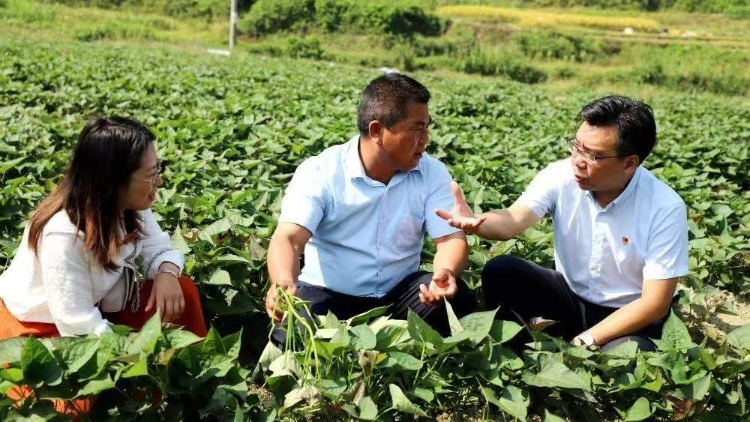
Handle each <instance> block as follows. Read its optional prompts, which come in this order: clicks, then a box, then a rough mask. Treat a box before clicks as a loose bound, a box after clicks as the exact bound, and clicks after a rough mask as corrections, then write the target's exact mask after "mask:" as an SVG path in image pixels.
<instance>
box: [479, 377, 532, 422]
mask: <svg viewBox="0 0 750 422" xmlns="http://www.w3.org/2000/svg"><path fill="white" fill-rule="evenodd" d="M482 394H483V395H484V397H485V399H487V401H488V402H490V403H492V404H494V405H495V406H497V407H499V408H500V410H502V411H503V412H505V413H507V414H509V415H511V416H513V417H514V418H516V419H518V420H521V421H525V420H526V414H527V412H528V408H529V402H530V400H529V398H528V397H527V396H526V395H525V394H524V392H523V391H522V390H521V389H520V388H518V387H516V386H513V385H509V386H507V387H506V388H504V389H503V392H502V394H501V395H500V397H499V398H498V397H497V396H496V395H495V392H494V391H493V390H492V389H490V388H487V387H482Z"/></svg>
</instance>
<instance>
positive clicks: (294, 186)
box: [279, 159, 327, 235]
mask: <svg viewBox="0 0 750 422" xmlns="http://www.w3.org/2000/svg"><path fill="white" fill-rule="evenodd" d="M323 170H324V169H322V168H320V166H319V164H317V163H316V161H314V159H308V160H306V161H304V162H303V163H302V164H300V165H299V167H297V170H296V171H295V172H294V176H293V177H292V181H291V182H289V186H288V187H287V189H286V192H285V193H284V198H283V199H282V201H281V215H280V216H279V223H294V224H297V225H299V226H302V227H304V228H306V229H307V230H309V231H310V233H312V234H313V235H314V234H315V230H316V229H317V228H318V224H320V221H321V220H322V219H323V215H324V213H325V209H326V203H327V200H326V194H327V189H326V186H325V183H324V181H323V177H321V174H322V172H323Z"/></svg>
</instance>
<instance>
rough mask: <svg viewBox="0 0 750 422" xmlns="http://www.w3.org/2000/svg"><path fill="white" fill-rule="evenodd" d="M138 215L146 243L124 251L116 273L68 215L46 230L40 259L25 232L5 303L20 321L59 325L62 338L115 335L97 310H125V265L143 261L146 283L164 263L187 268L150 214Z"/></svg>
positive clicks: (6, 279)
mask: <svg viewBox="0 0 750 422" xmlns="http://www.w3.org/2000/svg"><path fill="white" fill-rule="evenodd" d="M139 215H140V217H141V225H142V227H143V232H144V233H143V236H142V239H141V240H139V241H138V242H134V243H129V244H127V245H123V246H122V247H121V248H120V253H119V256H118V257H117V258H116V259H115V260H114V263H115V264H117V265H118V267H119V268H118V269H117V270H115V271H107V270H106V269H105V268H103V267H101V266H100V265H99V264H98V263H97V262H96V260H95V259H94V257H93V256H92V255H91V254H90V253H88V252H86V251H85V250H84V247H83V244H84V237H83V233H78V235H77V236H76V227H75V225H73V223H72V222H71V221H70V218H69V217H68V214H67V213H66V212H65V211H60V212H58V213H57V214H55V215H54V216H53V217H52V218H51V219H50V220H49V221H48V222H47V224H46V225H45V226H44V230H43V232H42V237H41V241H40V244H39V246H40V247H39V257H38V258H37V257H36V256H35V255H34V253H33V252H32V251H31V249H30V248H29V245H28V238H29V230H28V227H26V230H24V234H23V240H22V241H21V245H20V246H19V248H18V251H17V252H16V256H15V257H14V258H13V261H12V262H11V264H10V266H9V267H8V269H7V270H5V272H3V273H2V274H0V299H2V300H3V301H4V302H5V306H6V307H7V308H8V310H9V311H10V312H11V313H12V314H13V315H14V316H15V317H16V318H18V320H19V321H24V322H46V323H54V324H55V325H56V326H57V329H58V331H60V334H61V335H63V336H70V335H80V334H91V333H94V334H101V333H104V332H109V331H111V329H110V327H109V324H108V323H107V321H106V320H105V319H104V318H102V314H101V312H100V311H99V308H98V307H97V304H98V305H100V306H101V309H102V310H103V311H105V312H116V311H120V310H122V308H123V300H124V298H125V280H124V279H125V277H124V275H123V272H124V270H123V266H124V265H125V259H127V258H128V257H130V256H139V255H140V256H141V258H142V259H143V268H142V271H143V274H144V275H145V276H146V278H147V279H152V278H154V276H155V275H156V273H157V272H158V269H159V266H160V265H161V264H162V263H163V262H171V263H173V264H175V265H177V266H178V267H180V271H182V267H183V265H184V258H183V257H182V254H181V253H180V252H179V251H178V250H176V249H174V248H173V247H172V244H171V241H170V238H169V235H167V234H166V233H164V232H163V231H162V230H161V229H160V228H159V225H158V223H157V222H156V219H155V218H154V215H153V213H152V212H151V210H145V211H139ZM145 306H146V304H145V302H144V303H141V307H145Z"/></svg>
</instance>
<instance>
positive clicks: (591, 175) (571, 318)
mask: <svg viewBox="0 0 750 422" xmlns="http://www.w3.org/2000/svg"><path fill="white" fill-rule="evenodd" d="M578 120H579V122H581V125H580V128H579V129H578V132H577V133H576V136H575V138H574V139H572V140H570V141H569V142H568V148H569V149H570V151H571V153H572V156H571V158H570V159H566V160H562V161H558V162H555V163H552V164H550V165H549V166H547V167H546V168H545V169H544V170H542V171H541V172H540V173H539V174H538V175H537V176H536V177H535V178H534V180H533V181H532V182H531V184H530V185H529V186H528V188H527V189H526V191H525V192H524V193H523V194H522V195H521V197H520V198H519V199H518V200H517V201H516V202H515V203H514V204H513V205H511V206H510V207H509V208H507V209H504V210H496V211H490V212H487V213H483V214H480V215H475V214H474V213H473V212H472V211H471V209H470V208H469V207H468V205H467V204H466V201H465V200H464V199H463V197H462V195H461V190H460V188H459V187H458V185H457V184H455V183H454V186H453V190H454V197H455V198H456V205H455V206H454V208H453V209H452V211H451V212H447V211H438V212H437V213H438V215H440V216H441V217H443V218H444V219H446V220H447V221H448V222H449V223H450V224H451V225H452V226H454V227H457V228H461V229H463V230H464V231H466V232H468V233H473V234H476V235H478V236H481V237H484V238H486V239H496V240H506V239H510V238H513V237H515V236H518V235H519V234H520V233H522V232H523V231H524V230H526V229H527V228H529V227H530V226H532V225H533V224H534V223H536V222H537V221H539V219H540V218H542V217H543V216H544V215H545V214H550V216H551V217H552V222H553V226H554V244H555V267H556V271H553V270H550V269H547V268H543V267H541V266H539V265H536V264H534V263H532V262H529V261H527V260H524V259H520V258H517V257H513V256H499V257H495V258H493V259H491V260H490V261H489V262H488V263H487V264H486V266H485V267H484V269H483V271H482V287H483V290H484V295H485V303H486V305H487V306H488V307H495V306H497V305H500V306H501V311H500V314H499V316H500V317H501V318H503V319H516V317H515V315H518V316H520V318H522V319H523V321H526V322H529V321H530V320H533V319H535V318H537V317H541V318H544V319H548V320H554V321H558V324H556V325H555V326H553V327H551V333H553V334H557V335H561V336H563V337H565V338H566V339H568V340H570V341H571V343H573V344H576V345H579V344H586V345H598V346H602V347H603V348H604V349H606V348H611V347H613V346H615V345H617V344H620V343H623V342H625V341H628V340H633V341H636V342H638V344H639V346H640V348H641V350H650V349H652V348H653V347H654V344H653V342H652V341H651V340H650V339H653V338H659V337H660V336H661V328H662V326H663V323H664V321H665V319H666V316H667V314H668V313H669V309H670V307H671V304H672V300H673V296H674V292H675V288H676V286H677V281H678V278H679V277H681V276H684V275H686V274H687V273H688V235H687V211H686V208H685V203H684V202H683V201H682V199H681V198H680V197H679V196H678V195H677V194H676V193H675V192H674V191H673V190H672V189H671V188H669V187H668V186H667V185H666V184H664V183H663V182H661V181H660V180H659V179H657V178H656V177H654V175H652V174H651V173H650V172H649V171H648V170H646V169H645V168H643V167H642V166H641V164H642V163H643V161H644V160H645V159H646V157H647V156H648V154H649V153H650V152H651V150H652V149H653V147H654V145H655V143H656V124H655V122H654V117H653V114H652V111H651V107H649V106H648V105H647V104H644V103H642V102H639V101H635V100H632V99H630V98H626V97H621V96H609V97H604V98H600V99H598V100H595V101H593V102H592V103H590V104H588V105H586V106H585V107H583V109H582V110H581V111H580V113H579V115H578Z"/></svg>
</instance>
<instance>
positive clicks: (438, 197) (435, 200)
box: [425, 160, 461, 239]
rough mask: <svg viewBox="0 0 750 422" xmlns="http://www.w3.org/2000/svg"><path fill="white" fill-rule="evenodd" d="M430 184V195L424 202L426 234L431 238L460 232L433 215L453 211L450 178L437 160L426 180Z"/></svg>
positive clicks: (446, 170)
mask: <svg viewBox="0 0 750 422" xmlns="http://www.w3.org/2000/svg"><path fill="white" fill-rule="evenodd" d="M427 180H428V182H429V183H430V185H431V186H430V187H431V189H430V194H429V196H428V197H427V200H426V201H425V226H426V228H427V234H428V235H429V236H430V237H431V238H433V239H437V238H438V237H443V236H447V235H449V234H453V233H456V232H459V231H461V230H460V229H457V228H455V227H452V226H451V225H450V224H448V222H447V221H445V220H444V219H442V218H441V217H439V216H438V215H437V214H435V210H438V209H440V210H451V209H453V205H454V202H455V201H454V200H453V188H452V187H451V182H452V180H453V179H452V178H451V175H450V173H448V169H446V168H445V165H444V164H443V163H441V162H439V161H437V160H434V164H433V165H432V166H431V167H430V174H429V175H428V178H427Z"/></svg>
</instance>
